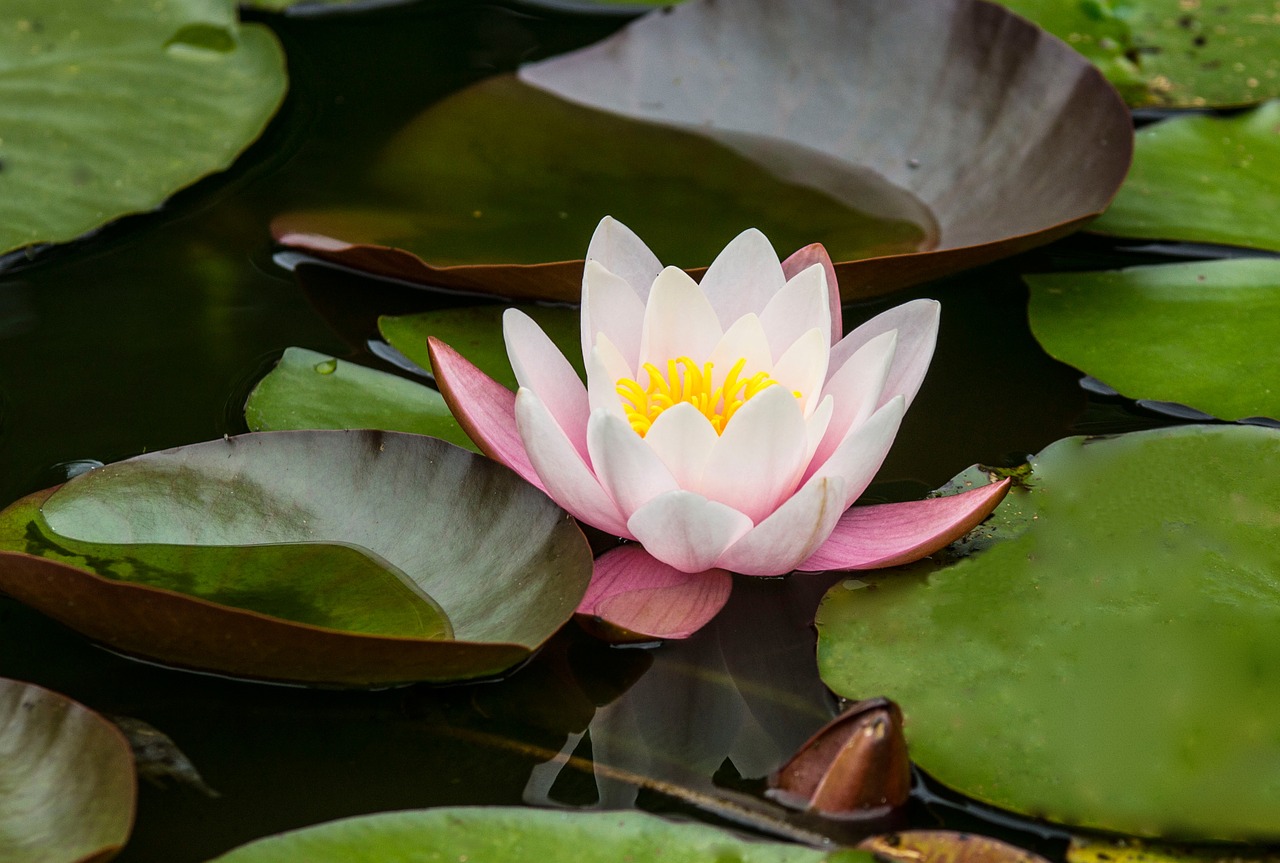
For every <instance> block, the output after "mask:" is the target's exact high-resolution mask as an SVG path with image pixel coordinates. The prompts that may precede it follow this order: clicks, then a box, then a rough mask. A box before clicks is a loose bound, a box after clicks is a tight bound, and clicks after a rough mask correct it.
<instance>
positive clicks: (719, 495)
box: [697, 386, 809, 524]
mask: <svg viewBox="0 0 1280 863" xmlns="http://www.w3.org/2000/svg"><path fill="white" fill-rule="evenodd" d="M808 443H809V440H808V434H807V429H806V427H805V421H804V413H803V412H802V411H801V408H800V403H799V401H798V400H797V399H796V397H795V396H794V395H792V394H791V392H790V391H789V390H787V389H785V388H783V387H780V386H772V387H768V388H766V389H764V390H761V392H760V393H759V394H758V395H756V396H754V397H753V398H751V399H750V400H748V401H747V403H746V404H744V405H743V406H742V407H741V408H739V409H738V412H737V413H735V414H734V415H733V417H732V418H731V419H730V420H729V422H728V423H727V424H726V425H725V428H724V433H723V434H721V435H720V440H718V441H717V442H716V445H715V447H714V448H713V449H712V450H711V455H710V456H708V458H707V466H706V469H705V470H704V471H703V474H702V482H701V484H700V485H699V486H698V489H697V490H698V491H699V492H701V493H702V494H703V495H704V496H706V497H707V498H708V499H710V500H715V501H719V502H720V503H723V504H725V505H726V506H731V507H733V508H734V509H735V510H737V511H738V512H741V513H745V514H746V515H748V516H749V517H750V518H751V521H752V523H755V524H758V523H759V522H761V521H762V520H764V518H765V517H766V516H767V515H769V513H771V512H773V511H774V510H775V509H777V507H778V505H779V504H780V503H781V502H782V501H783V500H784V499H786V497H787V496H788V495H789V494H791V492H792V491H793V490H794V489H795V487H796V484H797V483H798V482H799V480H800V475H801V473H803V471H804V468H805V461H804V456H805V453H806V451H807V449H808Z"/></svg>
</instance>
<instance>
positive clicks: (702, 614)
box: [577, 545, 733, 638]
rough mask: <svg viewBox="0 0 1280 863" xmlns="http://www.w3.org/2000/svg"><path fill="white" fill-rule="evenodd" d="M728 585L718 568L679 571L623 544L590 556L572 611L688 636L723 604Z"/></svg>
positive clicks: (656, 634)
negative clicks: (590, 569)
mask: <svg viewBox="0 0 1280 863" xmlns="http://www.w3.org/2000/svg"><path fill="white" fill-rule="evenodd" d="M732 587H733V579H732V577H731V576H730V575H729V573H727V572H725V571H724V570H722V569H709V570H707V571H705V572H698V573H692V574H690V573H684V572H681V571H680V570H678V569H675V568H673V567H671V566H668V565H667V564H665V563H663V562H661V561H659V560H657V559H655V558H654V557H653V556H652V555H650V554H649V553H648V552H647V551H645V550H644V548H643V547H642V546H639V545H624V546H621V547H619V548H615V549H613V550H611V551H607V552H605V553H604V554H603V555H601V556H600V557H598V558H597V559H596V564H595V572H594V573H593V574H592V576H591V586H590V587H588V588H587V595H586V596H585V597H583V599H582V603H581V604H580V605H579V606H578V612H577V613H578V614H581V615H588V616H591V617H597V618H600V619H601V620H603V621H605V622H606V623H609V624H611V625H613V626H616V627H619V628H620V629H625V630H627V631H628V632H632V633H636V634H638V635H645V636H649V637H650V638H688V637H689V636H690V635H692V634H693V633H695V632H697V631H698V630H699V629H701V628H702V627H703V626H705V625H706V624H707V622H708V621H710V620H711V618H713V617H715V616H716V613H717V612H718V611H720V609H721V608H723V607H724V604H725V601H726V600H728V598H729V591H730V589H731V588H732Z"/></svg>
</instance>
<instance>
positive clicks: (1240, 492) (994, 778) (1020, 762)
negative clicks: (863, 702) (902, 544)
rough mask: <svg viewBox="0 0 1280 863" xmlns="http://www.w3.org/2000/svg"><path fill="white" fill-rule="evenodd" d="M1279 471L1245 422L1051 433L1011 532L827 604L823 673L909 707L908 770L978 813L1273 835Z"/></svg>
mask: <svg viewBox="0 0 1280 863" xmlns="http://www.w3.org/2000/svg"><path fill="white" fill-rule="evenodd" d="M1277 464H1280V433H1277V432H1275V431H1273V430H1271V429H1264V428H1258V427H1249V426H1184V427H1181V428H1174V429H1162V430H1158V431H1150V432H1139V433H1134V434H1129V435H1124V436H1121V437H1116V438H1106V439H1087V438H1068V439H1065V440H1062V441H1059V442H1057V443H1055V444H1053V445H1051V446H1050V447H1048V448H1047V449H1045V450H1044V451H1043V452H1042V453H1041V454H1040V455H1039V456H1037V457H1035V458H1033V459H1032V461H1031V473H1030V475H1029V476H1028V477H1027V482H1028V485H1027V486H1026V487H1022V488H1016V489H1014V491H1012V492H1011V493H1010V495H1009V498H1008V501H1011V502H1012V506H1014V507H1016V508H1021V509H1031V510H1032V513H1033V514H1032V519H1031V522H1030V524H1026V523H1025V522H1022V521H1021V520H1020V519H1014V520H1013V522H1014V523H1015V524H1017V523H1019V522H1021V523H1022V524H1023V529H1022V532H1021V533H1017V530H1015V531H1014V532H1013V533H1014V534H1015V535H1014V536H1011V537H1005V538H1001V537H1000V536H997V541H996V542H994V544H992V545H990V546H989V547H988V548H986V549H985V550H982V551H978V552H976V553H974V554H973V555H972V556H970V557H968V558H966V559H963V560H961V561H959V562H958V563H956V564H955V565H953V566H949V567H946V568H938V567H934V568H932V569H930V568H929V567H920V568H916V569H915V570H913V571H905V572H898V573H889V574H883V575H878V576H867V575H863V576H861V580H862V582H863V583H864V584H868V585H870V586H869V587H864V589H859V590H850V589H846V587H845V586H844V585H837V586H836V587H835V588H833V589H832V590H831V591H830V592H829V593H828V594H827V596H826V597H825V599H824V600H823V604H822V607H821V609H820V611H819V614H818V627H819V633H820V637H819V647H818V660H819V666H820V671H821V673H822V676H823V679H824V680H825V681H826V682H827V684H828V685H829V686H831V687H832V688H833V689H835V690H836V691H837V692H839V693H840V694H842V695H845V696H847V697H851V698H860V697H865V696H871V695H883V696H886V697H889V698H892V699H894V700H895V701H897V702H898V703H899V704H901V705H902V707H903V711H904V714H905V717H906V729H907V737H908V744H909V746H910V750H911V755H912V758H913V759H914V760H915V761H916V762H917V763H918V764H919V765H920V766H921V767H922V768H923V769H924V770H926V771H928V772H929V773H930V774H932V775H933V776H934V777H936V778H937V779H938V780H939V781H941V782H943V783H944V784H946V785H949V786H951V787H952V788H955V789H957V790H958V791H960V792H962V793H964V794H967V795H969V796H971V797H974V798H976V799H978V800H981V801H983V802H985V803H989V804H992V805H995V806H1000V807H1004V808H1006V809H1011V810H1014V811H1016V812H1020V813H1024V814H1028V815H1034V816H1037V817H1044V818H1049V819H1051V820H1054V821H1059V822H1063V823H1066V824H1070V825H1074V826H1080V827H1089V828H1098V829H1105V830H1113V831H1117V832H1121V833H1127V834H1134V835H1143V836H1154V837H1173V838H1178V839H1182V840H1211V839H1212V840H1256V841H1266V842H1275V841H1277V840H1278V839H1280V822H1277V820H1276V812H1278V811H1280V734H1277V732H1276V729H1277V728H1280V641H1278V640H1277V639H1276V637H1275V634H1276V631H1277V625H1280V545H1278V544H1277V543H1276V541H1275V537H1276V525H1277V518H1276V513H1277V512H1280V482H1277V475H1276V468H1275V466H1276V465H1277ZM1005 505H1006V504H1002V508H1003V506H1005ZM994 532H995V533H997V534H999V533H1000V531H999V529H998V528H997V529H996V530H995V531H994ZM847 583H848V582H846V584H847Z"/></svg>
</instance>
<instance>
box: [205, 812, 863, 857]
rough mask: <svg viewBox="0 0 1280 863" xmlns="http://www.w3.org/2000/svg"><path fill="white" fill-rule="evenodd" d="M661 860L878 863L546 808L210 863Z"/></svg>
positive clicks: (327, 836)
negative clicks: (569, 859) (570, 858)
mask: <svg viewBox="0 0 1280 863" xmlns="http://www.w3.org/2000/svg"><path fill="white" fill-rule="evenodd" d="M569 856H571V857H572V859H574V860H577V861H581V863H596V861H599V863H615V861H618V860H658V859H661V860H662V861H664V863H695V861H698V863H701V861H706V860H734V861H740V863H873V859H874V858H872V856H871V855H870V854H867V853H865V852H861V851H852V850H837V851H825V852H824V851H817V850H814V849H812V848H805V847H803V846H799V845H790V844H783V843H779V842H760V841H748V840H745V839H740V838H738V837H737V836H735V835H734V834H732V833H729V832H727V831H724V830H720V829H718V828H715V827H707V826H705V825H702V824H680V823H675V822H671V821H666V820H663V819H662V818H658V817H657V816H654V815H648V814H646V813H644V812H556V811H548V810H544V809H525V808H504V807H498V806H491V807H484V808H479V807H477V808H440V809H429V810H421V811H416V812H414V811H409V812H385V813H382V814H378V815H365V816H362V817H357V818H347V819H344V820H341V821H331V822H329V823H328V824H321V825H319V826H316V827H308V828H306V829H303V830H296V831H293V832H291V833H283V834H281V835H279V836H269V837H267V838H266V839H260V840H258V841H256V842H251V843H249V844H248V845H244V846H242V847H240V848H237V849H235V850H234V851H231V852H229V853H227V854H224V855H222V856H221V857H218V858H217V859H216V861H210V863H286V861H293V860H307V861H309V863H357V861H365V860H372V859H377V860H378V861H379V863H416V861H425V860H467V861H470V863H517V861H519V863H523V861H527V860H535V859H543V860H562V859H565V858H566V857H569Z"/></svg>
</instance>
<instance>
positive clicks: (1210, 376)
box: [1025, 258, 1280, 419]
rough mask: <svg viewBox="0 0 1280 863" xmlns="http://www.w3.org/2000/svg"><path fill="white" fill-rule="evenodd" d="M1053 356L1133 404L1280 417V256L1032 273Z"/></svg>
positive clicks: (1038, 319)
mask: <svg viewBox="0 0 1280 863" xmlns="http://www.w3.org/2000/svg"><path fill="white" fill-rule="evenodd" d="M1025 278H1026V281H1027V284H1029V285H1030V286H1031V303H1030V307H1029V317H1030V320H1031V329H1032V332H1034V333H1035V336H1036V338H1037V339H1039V340H1040V344H1041V345H1042V346H1043V347H1044V349H1045V350H1046V351H1048V352H1049V353H1050V354H1052V355H1053V356H1054V357H1056V358H1057V359H1059V360H1061V361H1062V362H1064V363H1068V364H1070V365H1073V366H1075V367H1076V368H1078V369H1080V370H1081V371H1083V372H1085V373H1087V374H1089V375H1092V376H1093V377H1095V378H1098V379H1099V380H1101V381H1104V382H1106V384H1107V385H1108V386H1111V387H1114V388H1115V389H1116V390H1118V391H1119V392H1121V393H1123V394H1124V395H1126V396H1129V397H1131V398H1146V399H1154V400H1158V401H1170V402H1178V403H1181V404H1185V405H1190V406H1191V407H1194V408H1197V409H1198V410H1202V411H1205V412H1207V413H1211V414H1214V415H1215V416H1218V417H1221V418H1223V419H1242V418H1245V417H1255V416H1269V417H1280V354H1277V352H1276V350H1275V346H1274V340H1275V334H1276V332H1277V330H1278V329H1280V260H1275V259H1262V258H1259V259H1237V260H1225V261H1206V262H1197V263H1181V264H1161V265H1158V266H1150V267H1133V268H1131V269H1127V270H1119V271H1115V272H1105V273H1055V274H1049V275H1036V276H1026V277H1025Z"/></svg>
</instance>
